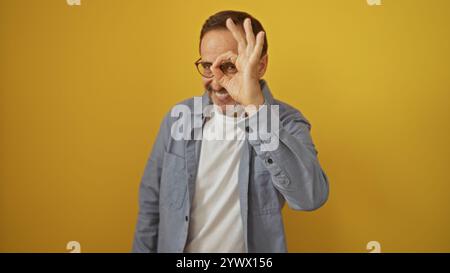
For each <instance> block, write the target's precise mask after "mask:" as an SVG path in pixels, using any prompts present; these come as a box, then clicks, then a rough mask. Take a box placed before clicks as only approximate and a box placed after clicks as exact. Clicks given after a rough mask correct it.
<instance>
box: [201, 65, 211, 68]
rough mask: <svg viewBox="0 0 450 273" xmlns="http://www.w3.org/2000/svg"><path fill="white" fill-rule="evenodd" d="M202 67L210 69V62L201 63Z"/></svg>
mask: <svg viewBox="0 0 450 273" xmlns="http://www.w3.org/2000/svg"><path fill="white" fill-rule="evenodd" d="M202 66H203V68H204V69H210V68H211V64H202Z"/></svg>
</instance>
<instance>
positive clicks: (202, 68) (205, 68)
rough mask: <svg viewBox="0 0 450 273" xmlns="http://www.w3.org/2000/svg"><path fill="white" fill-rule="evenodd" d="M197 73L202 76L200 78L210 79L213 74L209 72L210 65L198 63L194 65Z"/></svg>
mask: <svg viewBox="0 0 450 273" xmlns="http://www.w3.org/2000/svg"><path fill="white" fill-rule="evenodd" d="M196 65H197V69H198V72H200V74H202V76H204V77H207V78H210V77H212V76H213V73H212V71H211V64H210V63H206V62H198V63H196Z"/></svg>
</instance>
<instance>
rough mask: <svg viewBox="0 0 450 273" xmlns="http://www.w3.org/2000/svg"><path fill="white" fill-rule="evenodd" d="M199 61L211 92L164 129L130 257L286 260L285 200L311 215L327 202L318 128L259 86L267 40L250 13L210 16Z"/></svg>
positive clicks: (145, 181)
mask: <svg viewBox="0 0 450 273" xmlns="http://www.w3.org/2000/svg"><path fill="white" fill-rule="evenodd" d="M200 55H201V58H200V59H199V60H198V61H197V62H196V65H197V68H198V70H199V72H200V74H201V76H202V79H203V85H204V87H205V89H206V90H205V92H204V94H203V97H201V99H200V100H198V98H197V99H196V98H191V99H188V100H185V101H183V102H182V103H180V104H179V105H178V108H176V107H177V106H175V107H174V108H173V109H172V111H171V112H170V113H168V114H167V115H166V117H165V118H164V120H163V122H162V123H161V127H160V131H159V134H158V137H157V139H156V142H155V144H154V146H153V150H152V153H151V155H150V157H149V160H148V162H147V165H146V168H145V172H144V176H143V178H142V182H141V186H140V210H139V216H138V222H137V227H136V232H135V238H134V243H133V251H134V252H286V251H287V247H286V240H285V235H284V227H283V221H282V215H281V209H282V208H283V206H284V204H285V202H287V203H288V205H289V207H291V208H292V209H295V210H306V211H310V210H315V209H317V208H319V207H321V206H322V205H323V204H324V203H325V202H326V200H327V198H328V181H327V177H326V175H325V173H324V172H323V170H322V168H321V167H320V164H319V162H318V160H317V151H316V149H315V146H314V144H313V141H312V139H311V136H310V133H309V131H310V128H311V126H310V124H309V122H308V121H307V120H306V119H305V117H303V115H302V114H301V113H300V112H299V111H298V110H296V109H294V108H293V107H291V106H289V105H287V104H285V103H283V102H281V101H278V100H276V99H274V98H273V96H272V94H271V92H270V90H269V87H268V85H267V83H266V82H265V81H264V80H262V77H263V75H264V73H265V71H266V68H267V64H268V55H267V39H266V36H265V32H264V29H263V27H262V25H261V23H260V22H259V21H258V20H256V19H255V18H253V17H252V16H250V15H249V14H247V13H244V12H237V11H222V12H219V13H216V14H214V15H212V16H211V17H210V18H208V20H207V21H206V22H205V23H204V25H203V27H202V30H201V35H200ZM211 105H213V106H214V107H213V109H211V107H208V106H211ZM198 106H200V107H201V109H200V111H199V110H198ZM237 106H241V107H237ZM174 109H175V110H174ZM176 109H178V110H176ZM180 109H181V110H180ZM230 109H231V111H229V110H230ZM273 109H274V111H272V110H273ZM180 111H181V112H182V117H180V115H179V114H180ZM268 112H270V115H263V113H268ZM267 116H270V118H268V117H267ZM180 121H181V122H180ZM192 124H193V127H194V128H191V127H192V126H190V125H192ZM255 124H256V126H255ZM180 125H183V126H180ZM196 125H197V128H195V127H196ZM198 127H199V128H200V135H201V136H200V137H198V131H196V129H198ZM269 127H271V128H272V129H273V128H274V129H273V130H271V131H269V132H267V131H268V130H267V129H268V128H269ZM180 128H181V129H182V130H184V133H182V134H181V136H182V137H180V134H178V133H179V129H180ZM196 132H197V133H196ZM218 132H219V134H218ZM255 132H256V133H255ZM223 134H225V135H227V137H225V138H223V137H222V138H221V137H219V138H217V136H219V135H220V136H223ZM207 136H209V137H207ZM211 136H216V138H214V137H211ZM230 136H231V137H230ZM269 139H270V141H268V140H269ZM269 142H270V143H269ZM269 144H270V145H269Z"/></svg>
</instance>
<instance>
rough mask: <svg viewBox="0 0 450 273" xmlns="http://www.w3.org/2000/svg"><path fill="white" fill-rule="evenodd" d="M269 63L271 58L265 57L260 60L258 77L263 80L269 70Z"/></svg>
mask: <svg viewBox="0 0 450 273" xmlns="http://www.w3.org/2000/svg"><path fill="white" fill-rule="evenodd" d="M268 62H269V56H268V55H267V53H266V55H264V56H263V57H261V60H259V64H258V77H259V78H260V79H261V78H262V77H263V76H264V74H265V73H266V70H267V64H268Z"/></svg>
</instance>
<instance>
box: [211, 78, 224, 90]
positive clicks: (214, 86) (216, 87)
mask: <svg viewBox="0 0 450 273" xmlns="http://www.w3.org/2000/svg"><path fill="white" fill-rule="evenodd" d="M211 88H212V89H213V90H214V91H219V90H220V89H222V86H221V85H220V84H219V83H218V82H217V80H216V78H215V77H214V78H213V79H212V81H211Z"/></svg>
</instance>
